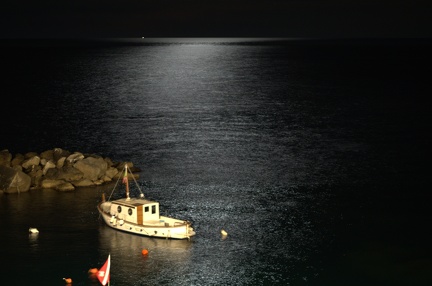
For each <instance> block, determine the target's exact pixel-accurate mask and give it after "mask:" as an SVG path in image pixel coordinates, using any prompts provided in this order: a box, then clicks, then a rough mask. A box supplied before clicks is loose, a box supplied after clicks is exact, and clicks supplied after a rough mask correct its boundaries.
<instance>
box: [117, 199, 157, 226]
mask: <svg viewBox="0 0 432 286" xmlns="http://www.w3.org/2000/svg"><path fill="white" fill-rule="evenodd" d="M109 213H110V214H111V216H113V218H116V219H117V220H120V221H121V220H124V221H127V222H131V223H136V224H139V225H142V224H143V223H144V222H146V223H158V222H159V203H158V202H154V201H149V200H146V199H131V198H129V199H119V200H115V201H112V202H111V204H110V209H109Z"/></svg>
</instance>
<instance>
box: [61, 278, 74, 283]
mask: <svg viewBox="0 0 432 286" xmlns="http://www.w3.org/2000/svg"><path fill="white" fill-rule="evenodd" d="M63 280H64V281H65V282H66V284H71V283H72V278H63Z"/></svg>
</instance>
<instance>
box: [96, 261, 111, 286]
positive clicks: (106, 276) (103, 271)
mask: <svg viewBox="0 0 432 286" xmlns="http://www.w3.org/2000/svg"><path fill="white" fill-rule="evenodd" d="M110 267H111V254H109V255H108V259H107V261H105V263H104V265H102V267H101V268H100V269H99V271H98V274H97V278H98V279H99V282H100V283H101V284H102V285H106V284H107V283H108V282H109V281H110Z"/></svg>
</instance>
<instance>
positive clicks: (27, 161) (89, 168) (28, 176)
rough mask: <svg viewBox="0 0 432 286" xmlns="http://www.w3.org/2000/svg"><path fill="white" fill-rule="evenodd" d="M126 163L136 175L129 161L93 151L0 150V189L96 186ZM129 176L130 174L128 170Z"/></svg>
mask: <svg viewBox="0 0 432 286" xmlns="http://www.w3.org/2000/svg"><path fill="white" fill-rule="evenodd" d="M125 164H127V165H128V167H129V168H130V169H131V171H132V172H133V173H134V176H135V179H137V178H138V175H137V174H136V172H140V170H139V168H136V167H134V166H133V163H132V162H117V163H115V162H113V161H112V160H111V159H110V158H104V157H102V156H99V155H95V154H83V153H80V152H73V153H71V152H69V151H66V150H63V149H61V148H55V149H53V150H47V151H44V152H42V153H40V154H38V153H36V152H29V153H26V154H20V153H18V154H16V155H12V154H11V153H10V152H9V150H2V151H0V193H2V192H3V193H20V192H28V191H29V190H37V189H55V190H58V191H73V190H75V188H76V187H90V186H99V185H102V184H105V183H108V182H111V181H112V180H116V179H118V178H119V177H120V176H121V175H122V174H121V170H123V167H124V165H125ZM128 175H129V176H131V174H128Z"/></svg>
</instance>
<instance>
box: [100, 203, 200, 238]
mask: <svg viewBox="0 0 432 286" xmlns="http://www.w3.org/2000/svg"><path fill="white" fill-rule="evenodd" d="M97 209H98V211H99V213H100V215H101V217H102V219H103V220H104V222H105V224H106V225H108V226H109V227H111V228H113V229H116V230H120V231H124V232H128V233H132V234H136V235H142V236H148V237H158V238H166V239H190V238H191V237H192V236H194V235H195V231H194V230H193V228H192V227H191V225H190V223H189V222H187V221H181V220H176V219H172V218H169V217H163V216H160V217H159V222H157V223H153V224H146V223H143V224H137V223H134V222H130V221H127V220H123V219H118V218H116V217H115V216H112V215H111V214H110V213H107V212H105V211H104V210H103V208H102V206H101V204H99V205H98V206H97ZM165 220H171V221H175V222H176V223H174V225H172V224H170V225H169V224H168V223H164V221H165ZM155 224H157V225H155Z"/></svg>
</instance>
